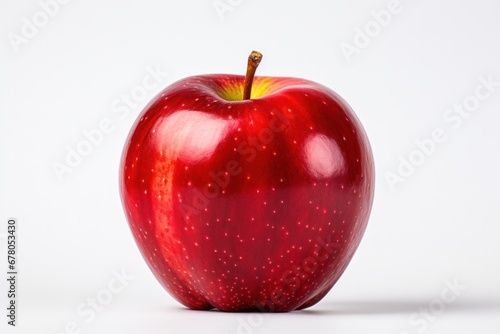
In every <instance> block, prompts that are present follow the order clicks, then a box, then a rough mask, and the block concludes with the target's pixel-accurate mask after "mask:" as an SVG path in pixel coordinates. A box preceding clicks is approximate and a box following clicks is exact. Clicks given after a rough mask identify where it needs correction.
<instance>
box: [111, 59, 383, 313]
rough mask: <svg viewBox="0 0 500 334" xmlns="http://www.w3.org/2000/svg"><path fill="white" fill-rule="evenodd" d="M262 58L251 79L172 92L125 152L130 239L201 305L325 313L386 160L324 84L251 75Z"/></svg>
mask: <svg viewBox="0 0 500 334" xmlns="http://www.w3.org/2000/svg"><path fill="white" fill-rule="evenodd" d="M259 57H260V54H259V53H255V52H254V53H252V55H251V56H250V57H249V68H248V72H247V76H246V77H244V76H238V75H200V76H194V77H189V78H185V79H182V80H180V81H178V82H176V83H174V84H172V85H170V86H169V87H167V88H165V89H164V90H163V91H162V92H161V93H159V94H158V95H157V96H156V97H155V98H154V99H153V100H152V101H151V102H150V103H149V105H148V106H147V107H146V108H145V109H144V111H143V112H142V114H141V115H140V116H139V118H138V119H137V121H136V122H135V124H134V126H133V128H132V130H131V132H130V135H129V137H128V139H127V142H126V145H125V148H124V152H123V157H122V161H121V170H120V172H121V173H120V187H121V196H122V202H123V206H124V210H125V213H126V216H127V218H128V221H129V224H130V228H131V230H132V233H133V235H134V237H135V240H136V242H137V245H138V247H139V249H140V251H141V253H142V255H143V257H144V259H145V260H146V262H147V263H148V265H149V267H150V268H151V270H152V271H153V273H154V275H155V276H156V278H157V279H158V281H160V283H161V284H162V285H163V287H164V288H165V289H166V290H167V291H168V292H169V293H170V294H171V295H172V296H173V297H174V298H176V299H177V300H178V301H179V302H180V303H182V304H184V305H185V306H187V307H189V308H191V309H211V308H218V309H220V310H224V311H242V310H262V311H275V312H285V311H291V310H295V309H303V308H306V307H309V306H311V305H314V304H315V303H317V302H318V301H319V300H321V299H322V298H323V297H324V296H325V294H326V293H327V292H328V291H329V290H330V289H331V288H332V286H333V285H334V284H335V283H336V282H337V280H338V279H339V277H340V276H341V274H342V273H343V271H344V270H345V268H346V266H347V265H348V263H349V261H350V260H351V258H352V256H353V254H354V252H355V250H356V248H357V247H358V245H359V242H360V240H361V237H362V235H363V233H364V230H365V228H366V224H367V222H368V216H369V214H370V209H371V206H372V201H373V190H374V165H373V157H372V152H371V149H370V144H369V142H368V138H367V136H366V134H365V131H364V130H363V127H362V125H361V123H360V122H359V120H358V118H357V117H356V115H355V114H354V112H353V111H352V110H351V108H350V107H349V106H348V105H347V103H346V102H345V101H344V100H342V98H340V97H339V96H338V95H337V94H336V93H334V92H333V91H331V90H330V89H328V88H326V87H324V86H322V85H320V84H317V83H314V82H311V81H308V80H303V79H297V78H284V77H256V78H255V80H253V75H254V73H255V69H256V67H257V65H258V63H259V61H260V58H259ZM250 94H251V98H249V97H250Z"/></svg>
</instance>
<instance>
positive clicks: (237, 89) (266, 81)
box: [218, 78, 275, 101]
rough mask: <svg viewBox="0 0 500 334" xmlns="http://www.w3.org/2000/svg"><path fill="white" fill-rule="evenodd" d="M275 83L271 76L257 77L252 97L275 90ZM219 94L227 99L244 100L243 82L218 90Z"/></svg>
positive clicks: (255, 97) (256, 97)
mask: <svg viewBox="0 0 500 334" xmlns="http://www.w3.org/2000/svg"><path fill="white" fill-rule="evenodd" d="M274 89H275V85H273V79H271V78H255V80H254V82H253V85H252V93H251V94H250V99H258V98H259V97H262V96H264V95H267V94H269V93H271V92H273V91H274ZM218 93H219V96H220V97H222V98H223V99H224V100H227V101H242V100H243V82H242V83H239V84H235V85H230V86H228V87H227V88H226V89H224V90H221V91H219V92H218Z"/></svg>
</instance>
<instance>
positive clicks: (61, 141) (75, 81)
mask: <svg viewBox="0 0 500 334" xmlns="http://www.w3.org/2000/svg"><path fill="white" fill-rule="evenodd" d="M47 1H48V0H42V2H47ZM220 2H221V3H226V4H227V3H229V4H233V5H230V6H231V9H232V10H231V11H227V12H224V13H223V14H222V16H219V15H218V13H217V11H216V9H215V7H214V0H197V1H180V0H177V1H153V0H144V1H117V0H115V1H97V0H86V1H80V0H73V1H71V2H69V3H68V4H64V5H59V10H58V12H57V13H56V14H55V15H53V17H51V18H49V20H48V23H47V24H46V25H45V26H43V27H40V28H39V31H38V32H37V33H36V35H34V36H32V37H31V38H28V39H27V40H26V41H25V42H26V43H24V44H21V45H19V46H18V48H17V49H18V50H17V52H16V48H15V47H13V45H12V43H11V42H10V41H9V36H10V37H12V36H13V35H12V34H11V35H9V34H10V33H13V34H18V35H21V30H22V27H23V25H24V24H25V23H23V17H25V18H27V19H28V20H29V21H31V22H33V16H34V15H35V16H36V15H38V14H39V12H40V11H41V7H40V4H39V3H38V1H35V0H29V1H16V0H2V2H1V4H0V50H1V51H0V78H1V80H0V85H1V87H0V94H1V95H0V108H1V112H0V154H1V163H0V182H1V183H0V195H1V198H0V219H1V220H2V225H1V226H3V227H1V232H2V234H0V236H1V237H2V239H1V240H0V242H1V246H0V247H1V249H2V251H1V252H2V254H5V249H6V246H5V231H6V222H7V218H8V217H11V216H13V217H16V218H17V219H18V220H19V236H18V238H19V272H20V278H19V286H18V289H19V300H18V303H19V309H18V327H16V328H15V329H12V328H9V331H8V332H9V333H10V332H12V333H14V332H19V333H64V332H65V327H66V326H68V328H69V329H71V326H77V330H76V331H73V332H79V333H109V332H112V333H138V332H144V333H275V332H284V333H285V332H286V333H305V332H308V333H312V332H324V333H367V332H372V333H394V334H400V333H412V334H413V333H472V332H477V333H494V332H498V331H499V330H500V317H499V316H498V315H499V311H500V261H499V260H500V242H499V240H500V237H499V234H500V227H499V226H500V225H499V224H500V205H498V204H499V203H498V202H499V200H500V177H499V176H498V172H499V170H500V158H499V148H498V146H499V145H498V144H499V143H500V131H499V128H500V126H499V125H500V113H499V112H500V87H496V89H495V91H494V92H493V93H492V94H491V95H490V96H489V97H488V98H487V99H485V100H484V101H481V102H480V105H479V106H478V107H477V108H476V109H475V110H474V111H472V112H471V114H470V117H468V118H467V119H464V120H463V122H462V123H461V124H460V126H457V127H453V126H452V125H453V123H450V122H446V121H445V120H444V119H443V115H445V113H446V112H447V110H448V109H450V108H453V106H454V105H455V104H461V103H463V102H464V101H466V100H467V99H468V100H467V101H469V102H470V101H473V99H472V100H471V98H470V97H471V96H472V95H473V94H474V92H475V89H476V87H477V86H478V85H479V84H480V81H479V78H480V77H483V78H485V79H488V77H490V76H491V77H492V79H493V80H494V81H500V63H499V59H500V43H499V40H498V33H499V32H500V21H499V20H498V16H499V14H500V3H499V2H498V1H495V0H475V1H464V0H462V1H452V0H443V1H439V2H437V1H431V0H419V1H416V0H401V2H400V8H399V9H400V11H399V13H398V14H394V15H392V17H391V22H390V23H389V24H386V26H385V27H382V28H381V29H380V31H379V32H378V31H376V30H375V29H377V25H374V22H376V21H375V19H374V16H373V14H371V12H372V11H376V12H378V11H380V10H382V9H387V7H388V4H389V1H386V0H377V1H373V0H371V1H368V0H358V1H356V2H355V3H354V2H353V1H348V0H337V1H290V0H288V1H285V0H282V1H272V2H271V1H264V0H242V1H238V0H221V1H220ZM37 13H38V14H37ZM38 19H40V18H38ZM42 19H43V17H42ZM42 23H43V22H42ZM378 26H379V27H380V25H378ZM365 27H369V28H371V29H374V30H372V31H371V34H372V36H373V37H370V38H369V39H370V41H369V44H368V45H367V46H364V45H363V47H361V48H359V50H358V51H359V53H357V54H353V55H352V57H350V59H349V60H350V61H349V60H348V59H347V57H345V55H344V54H343V52H342V51H341V45H344V46H345V44H342V43H348V44H351V45H353V46H356V44H355V35H356V31H357V30H356V29H357V28H359V29H365ZM357 42H358V46H359V45H361V44H359V40H358V41H357ZM252 49H256V50H259V51H261V52H262V53H263V54H264V61H263V62H262V64H261V67H260V68H259V70H258V75H273V76H296V77H303V78H307V79H310V80H313V81H317V82H320V83H322V84H325V85H327V86H329V87H330V88H332V89H333V90H335V91H337V92H338V93H339V94H341V95H342V96H343V97H344V98H345V99H346V100H347V101H348V102H349V103H350V105H351V106H352V107H353V109H354V110H355V112H356V113H357V115H358V116H359V118H360V119H361V121H362V123H363V124H364V126H365V129H366V131H367V133H368V136H369V138H370V140H371V144H372V147H373V151H374V155H375V160H376V169H377V184H376V198H375V203H374V207H373V211H372V215H371V219H370V223H369V226H368V229H367V231H366V234H365V236H364V239H363V242H362V243H361V246H360V248H359V249H358V252H357V253H356V255H355V257H354V259H353V261H352V262H351V264H350V266H349V267H348V269H347V271H346V272H345V274H344V275H343V277H342V278H341V280H340V281H339V282H338V284H337V285H336V286H335V287H334V288H333V289H332V291H331V292H330V293H329V294H328V296H327V297H326V298H325V299H324V300H323V301H322V302H321V303H319V304H318V305H316V306H315V307H313V308H311V309H310V310H307V311H301V312H293V313H289V314H268V315H265V316H262V315H260V314H254V315H250V314H245V313H243V314H228V313H220V312H213V311H212V312H196V311H189V310H187V309H185V308H184V307H182V306H181V305H180V304H178V303H177V302H175V301H174V300H173V299H172V298H171V297H170V296H169V295H168V294H167V293H166V292H165V291H164V290H163V289H162V288H161V287H160V285H159V284H158V283H157V282H156V280H155V278H154V277H153V275H152V274H151V273H150V271H149V269H148V268H147V267H146V265H145V263H144V261H143V260H142V258H141V256H140V254H139V251H138V249H137V248H136V246H135V243H134V241H133V239H132V235H131V233H130V231H129V228H128V225H127V222H126V220H125V217H124V214H123V212H122V208H121V203H120V198H119V193H118V170H119V159H120V155H121V151H122V147H123V144H124V141H125V138H126V135H127V133H128V131H129V129H130V127H131V125H132V123H133V121H134V119H135V117H136V116H137V115H138V114H139V112H140V111H141V109H142V107H143V106H144V105H145V104H146V103H147V101H148V100H149V99H150V98H152V97H153V96H154V95H155V94H156V93H157V92H158V91H159V90H160V89H161V88H162V87H165V86H167V85H168V84H170V83H172V82H174V81H176V80H178V79H180V78H183V77H186V76H190V75H195V74H201V73H236V74H243V72H244V69H245V62H246V57H247V55H248V53H249V52H250V51H251V50H252ZM147 68H150V69H155V68H160V69H161V70H162V71H164V72H168V74H167V75H164V76H163V79H162V82H161V84H159V85H158V86H157V87H156V88H155V89H153V90H149V91H147V96H145V97H144V99H142V100H141V101H139V102H138V103H137V105H136V106H134V107H133V108H130V112H129V114H128V115H127V116H126V117H124V118H123V119H121V118H119V117H118V115H117V114H115V113H113V109H112V105H113V103H116V102H115V101H117V100H118V101H120V99H121V97H122V94H130V93H131V92H132V91H133V90H134V89H136V90H137V89H139V88H137V87H139V86H140V85H141V83H142V80H143V79H144V78H145V77H146V75H147V74H148V72H147ZM103 119H110V120H111V122H112V124H113V130H112V131H111V132H110V133H108V134H106V135H105V136H104V138H103V139H102V141H101V142H99V143H98V144H97V145H95V146H94V147H93V151H92V153H91V154H89V155H88V156H86V157H84V158H83V160H82V161H81V162H80V163H79V165H78V166H76V167H75V168H74V169H73V170H72V171H71V172H68V173H66V174H64V175H63V177H62V180H59V179H58V177H57V176H56V174H55V173H54V170H53V165H54V163H56V162H59V163H64V161H65V157H66V155H67V152H68V149H69V148H73V149H75V148H76V147H77V145H78V144H79V143H81V141H82V140H85V137H84V136H83V134H82V131H85V130H87V131H88V130H91V129H94V128H96V127H98V126H99V123H100V122H101V121H102V120H103ZM436 128H441V129H442V130H443V131H444V132H445V135H446V140H445V141H444V142H443V143H440V144H437V145H436V148H435V149H434V151H433V152H432V153H431V154H430V155H429V156H427V157H426V158H425V161H424V162H423V163H422V164H421V165H420V166H417V167H416V168H415V170H414V171H413V173H412V174H411V175H409V176H408V177H405V178H404V182H403V183H398V184H397V185H395V187H394V188H395V189H391V187H390V186H389V184H388V182H387V181H386V178H385V174H386V173H388V172H393V173H396V172H397V169H398V165H399V164H400V160H399V156H402V157H404V158H406V159H408V158H409V157H410V155H412V154H413V156H414V157H417V155H418V154H419V153H415V152H416V150H417V149H418V146H417V145H416V144H415V141H416V140H424V139H426V138H429V137H430V136H431V133H432V132H433V131H434V130H435V129H436ZM0 258H1V259H2V264H1V265H0V266H1V267H2V268H5V267H6V263H5V255H2V256H0ZM3 270H4V269H2V271H3ZM122 270H124V271H125V272H126V273H127V274H128V275H130V276H133V279H131V280H130V281H127V283H126V285H124V286H123V289H122V291H121V292H119V293H116V294H114V295H112V298H113V299H112V301H111V302H110V303H109V304H108V305H105V306H104V309H103V310H102V311H101V312H97V313H96V314H95V317H94V318H93V319H90V317H89V316H85V317H83V316H81V315H80V314H79V313H78V312H77V311H76V309H77V307H79V306H81V305H82V303H83V305H84V306H85V303H86V302H87V300H88V298H95V297H96V296H97V295H99V294H100V293H101V294H103V293H104V292H102V291H103V289H106V287H107V286H108V284H109V282H110V281H111V280H112V279H113V275H114V274H113V273H114V272H121V271H122ZM2 277H3V275H2ZM446 280H449V281H450V282H453V281H456V282H458V283H459V284H460V285H462V286H463V287H464V288H463V289H462V290H460V291H459V295H458V296H455V297H456V298H455V300H454V301H453V302H450V303H446V305H445V309H444V310H437V309H436V306H439V305H443V303H442V302H441V304H440V302H439V299H440V298H441V293H442V292H443V291H444V290H445V289H446V283H445V281H446ZM1 282H2V283H1V284H0V288H1V289H0V291H1V299H0V301H1V305H6V303H7V298H6V288H7V286H6V281H5V280H4V279H2V280H1ZM430 306H431V307H434V308H432V309H431V310H430V311H429V312H430V313H429V314H427V317H423V316H421V315H415V313H418V312H425V310H426V309H427V310H429V307H430ZM1 309H3V310H4V311H2V312H1V313H2V315H1V316H0V319H2V320H1V324H0V328H2V330H1V332H2V333H4V332H6V331H5V329H6V328H7V325H6V320H7V318H6V317H5V315H4V314H5V313H6V311H5V308H4V306H2V307H1ZM438 311H439V312H438ZM412 319H413V320H412ZM422 319H425V320H422ZM416 320H418V322H417V323H416V322H415V321H416ZM72 323H73V325H72ZM68 324H69V325H68ZM9 327H10V326H9ZM66 332H67V333H70V332H72V331H71V330H69V331H68V330H66Z"/></svg>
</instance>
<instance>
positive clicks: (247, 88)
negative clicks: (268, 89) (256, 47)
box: [243, 51, 262, 100]
mask: <svg viewBox="0 0 500 334" xmlns="http://www.w3.org/2000/svg"><path fill="white" fill-rule="evenodd" d="M261 60H262V53H260V52H258V51H252V53H250V56H248V65H247V74H246V76H245V84H244V86H243V87H244V89H243V100H249V99H250V94H251V93H252V84H253V77H254V76H255V71H257V67H258V66H259V64H260V61H261Z"/></svg>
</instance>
